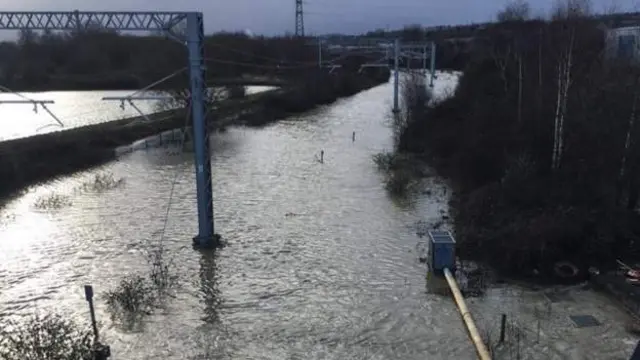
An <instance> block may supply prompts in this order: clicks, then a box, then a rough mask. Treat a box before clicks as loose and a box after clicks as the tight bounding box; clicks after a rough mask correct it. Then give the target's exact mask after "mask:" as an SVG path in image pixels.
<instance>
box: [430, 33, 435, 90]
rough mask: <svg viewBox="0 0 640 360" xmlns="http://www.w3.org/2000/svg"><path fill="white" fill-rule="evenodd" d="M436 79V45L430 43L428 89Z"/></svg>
mask: <svg viewBox="0 0 640 360" xmlns="http://www.w3.org/2000/svg"><path fill="white" fill-rule="evenodd" d="M435 78H436V43H435V42H433V41H432V42H431V80H430V82H429V87H433V80H434V79H435Z"/></svg>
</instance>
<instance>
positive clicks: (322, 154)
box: [320, 150, 324, 163]
mask: <svg viewBox="0 0 640 360" xmlns="http://www.w3.org/2000/svg"><path fill="white" fill-rule="evenodd" d="M320 162H321V163H324V150H320Z"/></svg>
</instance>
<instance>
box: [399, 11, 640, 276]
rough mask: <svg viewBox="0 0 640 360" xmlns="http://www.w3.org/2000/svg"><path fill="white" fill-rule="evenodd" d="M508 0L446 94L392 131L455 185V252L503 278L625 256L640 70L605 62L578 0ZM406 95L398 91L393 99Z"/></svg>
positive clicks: (638, 222)
mask: <svg viewBox="0 0 640 360" xmlns="http://www.w3.org/2000/svg"><path fill="white" fill-rule="evenodd" d="M527 9H528V7H527V6H526V5H522V3H519V4H515V5H511V6H510V7H508V8H507V10H506V11H505V13H504V14H503V15H502V17H501V19H502V20H503V21H502V22H500V23H496V24H493V25H491V26H488V27H487V28H486V29H484V30H483V31H482V32H481V33H479V34H478V38H479V39H482V40H478V42H479V45H478V46H479V48H478V50H477V52H476V53H475V54H474V57H473V59H472V60H471V61H470V63H469V64H468V65H467V67H466V69H465V71H464V74H463V75H462V77H461V78H460V81H459V84H458V87H457V89H456V91H455V94H454V96H453V97H451V98H449V99H446V100H444V101H441V102H439V103H437V104H434V105H433V106H430V107H424V110H425V112H424V113H422V114H421V113H418V114H417V115H415V116H412V117H411V119H410V121H408V122H407V123H405V124H404V126H403V127H402V129H401V132H402V134H401V136H400V138H399V139H400V140H399V146H398V150H399V151H401V152H405V153H414V154H420V155H421V156H422V157H423V158H424V159H426V160H427V161H428V162H429V163H430V164H431V165H433V166H434V167H436V168H437V170H438V171H439V173H440V174H442V175H444V176H446V177H448V178H449V179H450V180H451V182H452V184H453V185H454V187H455V190H456V196H455V198H454V200H453V201H452V210H453V212H454V214H455V229H456V235H457V240H458V244H459V248H460V254H461V255H462V256H465V257H471V258H476V259H480V260H484V261H487V262H489V263H490V264H492V265H493V266H495V267H497V268H498V269H500V270H503V271H506V272H509V274H511V275H519V276H528V275H530V274H532V273H539V274H542V276H543V277H544V278H548V277H547V276H546V275H549V276H555V274H554V271H553V264H554V263H556V262H559V261H570V262H572V263H574V264H576V266H578V267H579V268H580V270H581V271H580V273H581V275H580V276H578V277H579V278H583V276H584V274H586V267H588V266H590V265H595V266H604V267H606V266H611V265H612V264H614V261H613V260H615V259H616V258H625V257H628V256H631V257H633V256H637V255H638V247H637V245H634V241H633V240H634V239H636V238H637V237H638V236H639V235H640V218H639V216H638V213H637V211H636V208H637V203H638V196H639V192H640V183H639V182H638V179H640V177H639V175H640V172H639V171H640V168H639V167H638V166H637V165H636V164H637V163H638V159H640V146H639V145H640V132H639V131H638V125H637V123H638V122H637V121H636V117H637V113H638V112H637V110H636V108H637V102H638V96H640V91H639V89H640V68H638V67H637V66H636V65H634V64H632V63H631V62H629V61H628V60H625V59H619V58H612V57H609V56H607V55H611V52H610V48H609V47H607V43H605V41H604V39H605V36H604V34H603V30H602V29H603V28H602V25H601V24H600V23H598V22H596V21H595V20H594V19H593V18H590V17H587V16H586V15H587V14H588V13H589V12H588V11H589V9H588V6H587V5H586V2H585V1H561V2H559V3H558V5H557V8H556V10H555V12H554V15H553V18H552V19H551V20H526V18H527V16H528V13H527ZM407 96H409V95H407V94H405V97H407Z"/></svg>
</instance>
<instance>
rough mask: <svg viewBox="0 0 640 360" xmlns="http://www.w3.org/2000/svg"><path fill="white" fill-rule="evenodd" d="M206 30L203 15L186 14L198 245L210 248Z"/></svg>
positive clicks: (213, 240) (213, 242)
mask: <svg viewBox="0 0 640 360" xmlns="http://www.w3.org/2000/svg"><path fill="white" fill-rule="evenodd" d="M203 39H204V28H203V23H202V13H189V14H187V47H188V50H189V78H190V79H189V80H190V84H191V116H192V117H193V147H194V152H195V167H196V193H197V194H196V195H197V206H198V235H197V236H196V237H194V239H193V241H194V244H195V245H198V246H200V247H205V248H210V247H213V246H215V245H217V237H216V236H215V233H214V226H213V189H212V179H211V157H210V154H209V131H208V127H207V120H206V119H205V104H204V96H205V84H204V70H205V65H204V47H203V45H204V41H203Z"/></svg>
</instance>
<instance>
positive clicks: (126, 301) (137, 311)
mask: <svg viewBox="0 0 640 360" xmlns="http://www.w3.org/2000/svg"><path fill="white" fill-rule="evenodd" d="M153 290H154V289H153V286H152V285H151V284H150V283H149V281H148V280H147V279H145V278H144V277H142V276H139V275H132V276H127V277H125V278H123V279H122V280H120V282H119V283H118V286H117V287H116V288H115V289H114V290H111V291H109V292H107V295H106V297H107V305H108V307H109V311H110V312H111V315H112V317H114V318H119V319H120V320H125V321H129V320H136V319H138V318H140V317H142V316H144V315H147V314H149V313H151V311H152V310H153V307H154V305H155V301H156V298H155V292H154V291H153Z"/></svg>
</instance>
